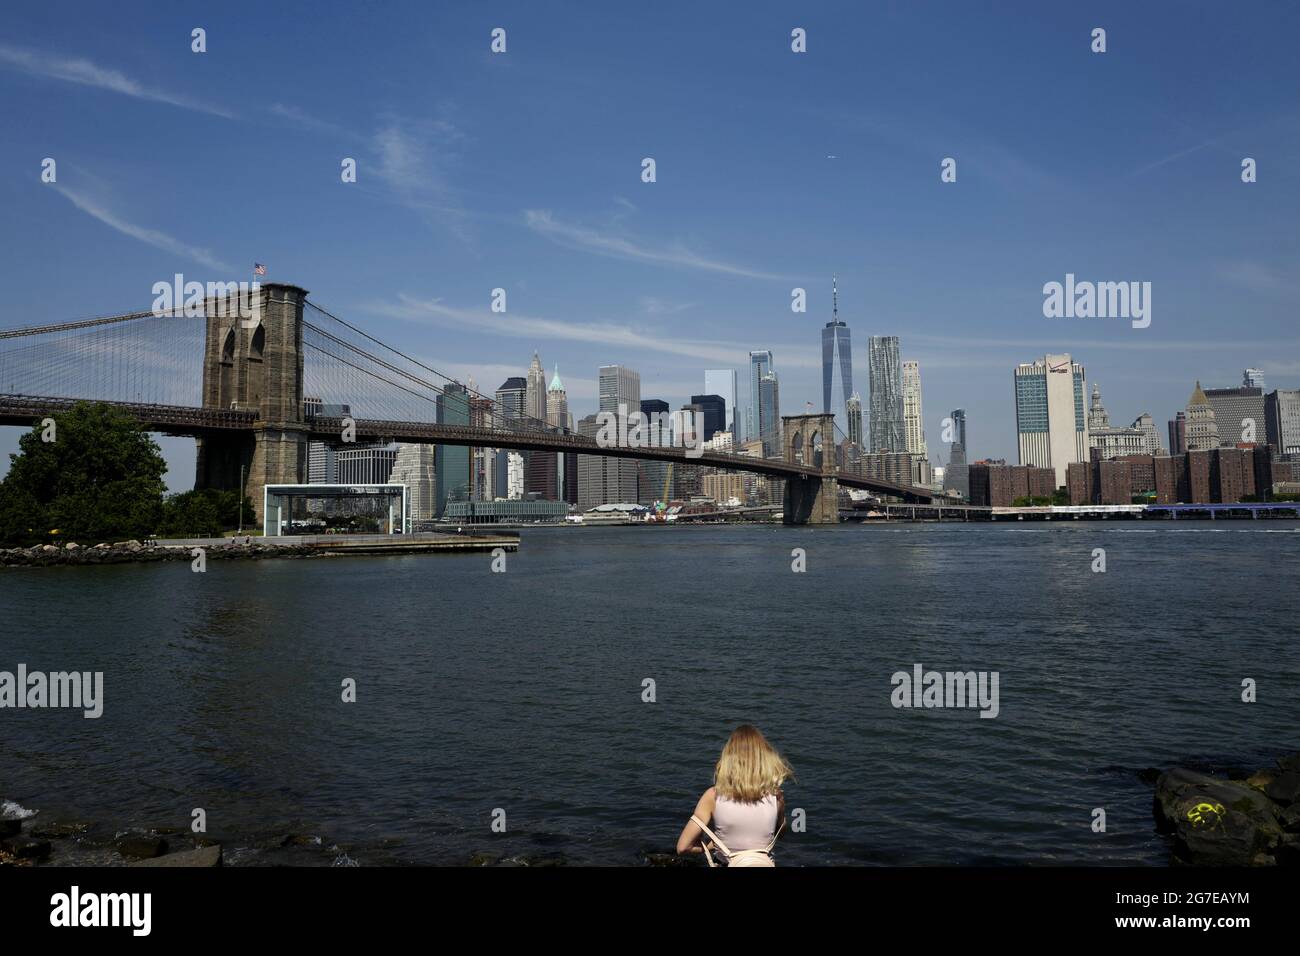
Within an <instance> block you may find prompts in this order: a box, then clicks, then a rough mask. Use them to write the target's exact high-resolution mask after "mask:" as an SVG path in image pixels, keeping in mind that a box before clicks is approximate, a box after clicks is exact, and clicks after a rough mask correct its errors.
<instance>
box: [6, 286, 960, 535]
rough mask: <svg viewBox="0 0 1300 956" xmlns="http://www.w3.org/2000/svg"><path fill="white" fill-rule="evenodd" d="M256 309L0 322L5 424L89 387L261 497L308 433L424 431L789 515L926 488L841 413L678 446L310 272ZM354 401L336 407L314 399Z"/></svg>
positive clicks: (320, 437) (829, 518) (266, 289)
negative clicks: (486, 376)
mask: <svg viewBox="0 0 1300 956" xmlns="http://www.w3.org/2000/svg"><path fill="white" fill-rule="evenodd" d="M254 295H255V296H256V297H257V301H256V303H255V308H254V309H253V310H252V315H253V316H254V318H252V319H250V318H248V317H247V316H248V315H249V312H248V311H247V310H246V309H243V308H241V304H240V302H239V301H238V300H237V297H236V295H233V294H232V295H228V296H224V297H209V298H207V299H206V300H205V301H204V303H203V307H202V308H201V309H196V310H193V311H196V312H199V313H200V314H198V315H188V314H186V312H185V310H183V309H174V310H170V311H165V312H163V313H162V314H159V312H157V311H153V310H150V311H147V312H131V313H125V314H121V315H111V316H106V317H101V318H94V319H84V320H80V321H71V322H66V323H62V324H59V325H43V326H31V327H26V328H16V329H8V330H0V424H3V425H24V426H25V425H31V424H32V423H33V421H39V420H40V419H43V418H45V417H47V416H49V415H51V414H53V413H56V412H59V411H61V410H65V409H67V408H69V407H71V406H72V405H73V404H75V403H76V402H77V401H98V402H105V403H108V404H110V405H112V406H114V407H116V408H118V409H119V410H121V411H122V412H124V413H125V414H127V415H129V416H131V417H133V418H134V419H135V420H136V421H138V422H139V423H140V424H141V426H143V427H144V428H146V429H147V430H149V431H152V432H159V433H162V434H165V435H175V436H188V437H191V438H193V439H195V444H196V448H197V462H196V473H195V487H198V488H220V489H237V488H239V487H240V484H241V481H242V483H243V488H244V491H245V493H246V494H247V495H248V496H249V497H250V498H251V499H252V501H253V502H254V505H255V507H257V508H258V509H259V510H260V508H261V499H262V489H263V488H264V487H265V486H266V485H270V484H297V483H302V482H303V481H304V480H305V479H306V470H307V447H308V443H309V442H315V441H323V442H338V441H339V440H340V436H342V435H343V434H344V430H345V425H346V426H349V433H350V436H351V437H352V438H353V439H354V440H355V441H358V442H371V441H374V442H388V441H399V442H414V443H427V444H439V445H469V446H476V447H485V448H510V449H520V450H535V451H554V452H576V453H580V454H588V455H603V456H606V457H621V458H637V459H646V460H654V461H672V462H677V463H680V464H691V465H705V466H711V467H715V468H721V469H727V470H731V471H742V472H753V473H757V474H761V475H767V476H770V477H773V478H780V479H783V480H784V482H785V499H784V516H785V521H786V523H788V524H824V523H833V522H835V521H837V520H838V519H839V504H838V498H839V486H841V485H843V486H845V487H848V488H862V489H866V490H868V491H872V492H875V493H877V494H881V495H889V496H894V497H897V498H900V499H902V500H903V501H906V502H918V503H928V502H931V501H934V500H936V499H938V497H939V496H937V495H936V494H935V493H934V492H933V491H931V490H930V489H927V488H919V487H913V486H911V485H903V484H896V483H893V482H889V481H883V480H880V479H876V478H870V477H865V476H863V475H860V474H855V473H852V472H851V471H849V470H848V469H841V468H840V467H839V465H838V462H837V457H836V453H835V448H836V440H835V439H836V429H835V422H834V417H833V416H832V415H829V414H810V415H792V416H783V417H782V426H783V428H782V434H781V449H782V453H781V455H780V457H776V458H757V457H752V456H747V455H739V454H732V453H728V452H721V451H703V452H702V453H701V452H700V450H699V449H691V450H689V454H688V449H686V448H683V447H680V446H664V445H653V446H649V447H647V446H644V445H640V446H637V447H633V446H631V445H628V446H620V445H613V446H610V445H607V444H605V443H604V442H600V443H598V442H597V441H596V440H595V439H593V438H589V437H586V436H583V435H577V434H574V433H573V432H571V431H569V430H567V429H563V428H559V427H556V426H554V425H551V424H548V423H546V422H544V421H540V420H537V419H533V418H529V417H527V416H522V415H519V414H513V413H508V412H507V411H506V410H505V409H503V408H502V406H501V405H500V403H498V402H496V401H495V400H493V399H492V398H490V397H488V396H484V395H480V394H478V393H476V392H472V391H467V390H465V388H464V386H463V385H462V384H461V383H459V382H457V381H455V380H454V379H452V378H450V377H448V376H446V375H444V374H442V373H441V372H438V371H436V370H435V369H433V368H431V367H429V366H428V365H426V364H424V363H423V362H421V361H419V360H417V359H415V358H412V357H411V356H409V355H407V354H405V353H403V352H401V351H399V350H398V349H395V348H393V347H391V346H389V345H386V344H384V343H383V342H381V341H379V340H378V339H376V338H374V337H373V336H371V335H369V334H367V333H366V332H365V331H364V330H362V329H360V328H358V327H357V326H355V325H352V324H351V323H349V322H347V321H345V320H344V319H342V318H340V317H338V316H336V315H334V314H332V313H331V312H328V311H326V310H325V309H323V308H321V307H319V306H317V305H315V304H314V303H312V302H309V301H308V299H307V295H308V293H307V291H306V290H305V289H302V288H300V287H298V286H294V285H287V284H282V283H267V284H264V285H262V286H261V287H260V289H259V290H258V291H257V292H255V293H254ZM448 395H450V396H452V397H454V398H455V399H456V400H457V401H459V402H463V403H468V406H469V415H468V419H469V424H448V423H445V422H443V421H441V419H442V418H443V416H442V415H441V414H440V413H439V408H440V407H441V403H442V401H443V400H444V398H445V397H446V396H448ZM305 396H309V397H311V398H313V399H315V400H318V401H319V402H320V403H321V407H325V406H336V405H338V406H347V408H348V409H349V413H350V414H349V417H348V419H347V420H346V421H345V420H344V419H341V418H339V417H326V416H323V415H320V414H317V413H315V412H314V411H313V409H315V408H316V407H317V406H316V404H315V402H314V401H313V402H305V401H304V397H305Z"/></svg>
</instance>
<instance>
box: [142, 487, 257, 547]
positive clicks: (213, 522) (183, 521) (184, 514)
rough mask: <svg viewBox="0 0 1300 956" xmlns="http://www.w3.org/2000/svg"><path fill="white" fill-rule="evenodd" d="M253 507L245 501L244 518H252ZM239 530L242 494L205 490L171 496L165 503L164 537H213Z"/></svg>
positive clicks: (161, 529) (162, 526)
mask: <svg viewBox="0 0 1300 956" xmlns="http://www.w3.org/2000/svg"><path fill="white" fill-rule="evenodd" d="M252 515H253V504H252V502H251V501H249V499H248V498H247V497H245V498H244V517H245V519H251V518H252ZM238 527H239V492H237V491H217V490H216V489H214V488H205V489H202V490H198V491H184V492H181V493H180V494H176V495H172V496H171V497H169V498H168V499H167V500H166V501H164V502H163V515H162V524H161V525H160V526H159V530H158V534H159V536H160V537H164V538H214V537H219V536H220V535H221V532H222V531H229V530H231V529H233V528H238Z"/></svg>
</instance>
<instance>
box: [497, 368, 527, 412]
mask: <svg viewBox="0 0 1300 956" xmlns="http://www.w3.org/2000/svg"><path fill="white" fill-rule="evenodd" d="M527 395H528V382H527V380H525V379H524V378H523V377H522V376H519V375H515V376H512V377H511V378H508V379H506V380H505V381H504V382H502V383H501V387H500V388H498V389H497V394H496V400H497V404H498V405H500V407H501V416H502V418H504V419H505V420H506V421H510V420H511V419H516V418H523V417H524V410H525V409H526V408H527V407H528V399H527Z"/></svg>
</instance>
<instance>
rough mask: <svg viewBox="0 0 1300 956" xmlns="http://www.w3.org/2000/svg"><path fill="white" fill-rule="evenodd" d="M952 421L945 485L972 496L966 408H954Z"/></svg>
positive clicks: (967, 496) (945, 469)
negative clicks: (968, 461)
mask: <svg viewBox="0 0 1300 956" xmlns="http://www.w3.org/2000/svg"><path fill="white" fill-rule="evenodd" d="M950 417H951V418H952V422H951V425H950V427H951V428H952V432H951V435H952V444H951V445H950V447H949V449H948V464H947V466H946V467H945V468H944V473H943V487H944V489H945V490H949V489H950V490H952V491H956V492H957V493H958V494H960V495H961V496H962V497H963V498H969V497H970V466H969V465H968V464H967V463H966V449H967V448H968V447H969V446H968V445H967V444H966V409H964V408H954V409H953V410H952V414H951V416H950Z"/></svg>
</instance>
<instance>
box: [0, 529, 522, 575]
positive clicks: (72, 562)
mask: <svg viewBox="0 0 1300 956" xmlns="http://www.w3.org/2000/svg"><path fill="white" fill-rule="evenodd" d="M195 548H200V549H202V550H203V553H204V556H205V560H209V561H258V560H266V559H273V558H325V557H338V556H341V555H366V554H375V555H392V554H427V553H434V552H457V553H465V552H479V551H494V550H496V549H497V548H501V549H503V550H505V551H518V550H519V536H518V535H517V534H514V535H511V534H490V535H489V534H482V535H479V534H474V535H465V534H440V533H437V532H429V533H423V534H411V535H373V534H369V535H366V534H356V535H305V536H299V537H289V536H283V537H276V538H255V537H252V536H245V537H238V538H174V539H165V540H157V541H146V542H140V541H118V542H115V543H113V544H109V543H107V542H104V543H101V544H96V545H91V546H83V545H80V544H78V543H76V542H75V541H70V542H68V543H67V544H65V545H63V546H62V547H59V546H58V545H52V544H38V545H34V546H33V547H30V548H7V549H0V567H8V568H46V567H56V566H82V565H93V564H128V563H148V562H156V561H191V560H193V559H194V557H195V554H194V549H195Z"/></svg>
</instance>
